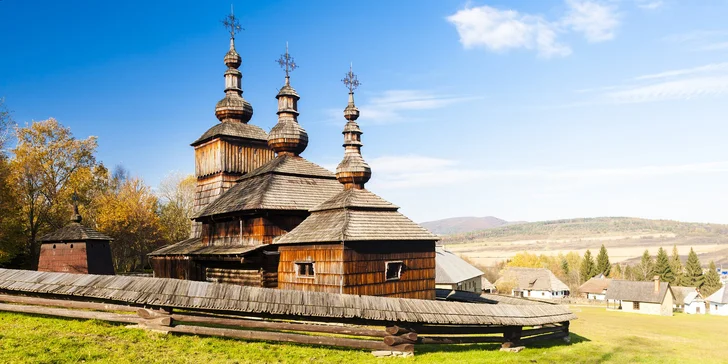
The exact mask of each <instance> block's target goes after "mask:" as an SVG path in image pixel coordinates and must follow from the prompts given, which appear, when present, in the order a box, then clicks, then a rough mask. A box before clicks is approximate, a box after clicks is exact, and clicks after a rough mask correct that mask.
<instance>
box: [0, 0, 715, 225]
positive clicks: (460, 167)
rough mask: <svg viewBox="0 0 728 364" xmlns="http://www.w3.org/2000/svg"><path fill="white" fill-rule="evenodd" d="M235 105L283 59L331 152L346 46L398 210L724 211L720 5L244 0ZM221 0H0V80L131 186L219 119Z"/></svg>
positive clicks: (268, 101) (257, 116)
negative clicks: (130, 179) (93, 147)
mask: <svg viewBox="0 0 728 364" xmlns="http://www.w3.org/2000/svg"><path fill="white" fill-rule="evenodd" d="M233 4H234V5H235V12H236V15H237V16H239V17H240V18H241V21H242V25H243V27H244V28H245V31H244V32H243V33H242V34H241V35H239V36H238V39H237V40H236V44H237V47H238V52H239V53H240V54H241V56H242V58H243V65H242V67H241V71H242V72H243V89H244V97H245V98H246V99H247V100H248V101H250V103H251V104H252V105H253V108H254V110H255V113H254V116H253V119H252V121H251V123H253V124H256V125H259V126H261V127H262V128H264V129H266V130H269V129H270V128H271V127H272V126H273V125H274V124H275V122H276V114H275V111H276V102H275V98H274V97H275V94H276V93H277V90H278V88H280V86H282V84H283V77H284V74H283V72H282V71H281V70H280V68H279V67H278V65H277V64H276V63H275V62H274V60H275V59H277V58H278V57H279V56H280V54H281V53H283V52H284V50H285V43H286V41H288V42H289V44H290V52H291V54H292V55H293V56H294V57H295V59H296V62H297V63H298V65H299V66H300V68H299V69H297V70H295V71H294V72H293V74H292V78H291V83H292V85H293V87H295V88H296V90H297V91H298V93H299V94H300V95H301V101H300V103H299V109H300V112H301V116H300V118H299V121H300V122H301V124H302V126H303V127H304V128H305V129H306V130H307V131H308V133H309V137H310V143H309V147H308V149H307V150H306V151H305V152H304V154H303V155H304V156H305V157H306V158H308V159H309V160H311V161H313V162H316V163H318V164H321V165H323V166H326V167H329V168H331V167H334V166H335V165H336V164H337V163H338V162H339V160H340V159H341V157H342V155H343V149H342V147H341V142H342V136H341V129H342V128H343V125H344V122H345V120H344V119H343V113H342V111H343V108H344V107H345V106H346V98H347V94H346V89H345V87H344V86H343V85H342V84H341V82H340V80H341V79H342V78H343V76H344V74H345V73H346V71H347V70H348V66H349V63H350V62H353V64H354V71H355V73H357V74H358V75H359V78H360V80H361V82H362V86H361V87H360V89H359V90H358V92H357V94H356V100H357V105H358V106H359V108H360V109H361V112H362V115H361V118H360V119H359V121H360V125H361V127H362V129H363V131H364V135H363V142H364V144H365V145H364V148H363V154H364V157H365V159H366V160H367V161H368V162H369V163H370V165H371V166H372V169H373V177H372V180H371V181H370V183H369V184H368V185H367V186H368V188H369V189H371V190H372V191H374V192H375V193H378V194H379V195H381V196H383V197H384V198H386V199H388V200H390V201H392V202H394V203H396V204H398V205H399V206H401V207H402V208H401V211H402V212H403V213H405V214H406V215H408V216H410V217H411V218H412V219H414V220H415V221H419V222H422V221H427V220H433V219H439V218H445V217H453V216H484V215H494V216H497V217H500V218H504V219H508V220H529V221H535V220H547V219H556V218H570V217H590V216H638V217H647V218H667V219H679V220H688V221H701V222H717V223H728V209H727V208H726V207H725V206H727V205H728V193H726V189H725V187H726V185H727V182H728V147H726V145H727V143H726V135H728V117H727V116H726V115H728V103H726V96H728V59H727V57H726V56H728V26H726V25H725V21H724V15H725V14H726V13H728V1H718V0H706V1H700V2H685V1H676V0H662V1H659V0H621V1H619V0H604V1H597V0H591V1H588V0H566V1H564V0H554V1H469V2H464V1H449V0H445V1H422V0H417V1H360V2H348V1H347V2H340V1H315V2H303V1H281V2H274V1H270V2H269V1H265V2H264V1H258V2H252V1H240V0H234V1H233ZM229 9H230V1H207V2H200V1H174V2H173V1H169V2H164V1H155V2H147V1H125V2H99V1H63V2H60V1H20V0H3V1H0V49H2V51H1V52H2V53H1V55H0V96H4V97H5V101H6V104H7V106H8V107H9V108H10V109H12V110H13V111H14V116H15V119H16V120H17V121H18V122H20V123H25V122H29V121H31V120H43V119H46V118H48V117H55V118H56V119H58V120H59V121H60V122H61V123H63V124H64V125H67V126H70V127H71V129H72V131H73V132H74V134H75V135H76V136H77V137H86V136H89V135H96V136H98V138H99V148H98V159H99V160H101V161H102V162H103V163H104V164H106V165H108V166H110V167H113V166H114V165H117V164H122V165H124V166H125V167H126V168H128V169H129V170H131V172H132V173H133V174H135V175H138V176H141V177H142V178H143V179H144V180H145V181H146V182H147V183H148V184H150V185H152V186H156V185H158V184H159V182H160V181H161V180H162V179H163V178H164V176H165V175H167V174H169V173H172V172H175V171H178V172H183V173H192V172H193V158H194V157H193V150H192V148H191V147H190V146H189V143H190V142H192V141H193V140H195V139H196V138H197V137H199V136H200V135H201V134H202V133H203V132H204V131H205V130H207V129H208V128H209V127H211V126H212V125H214V124H215V123H217V122H218V121H217V119H216V118H215V116H214V106H215V103H216V102H217V101H218V100H219V99H221V98H222V97H223V72H224V70H225V66H224V64H223V62H222V58H223V56H224V54H225V52H226V51H227V47H228V38H227V34H226V32H225V30H224V29H223V28H222V26H221V24H220V19H222V18H223V17H224V16H225V15H226V14H227V13H228V12H229Z"/></svg>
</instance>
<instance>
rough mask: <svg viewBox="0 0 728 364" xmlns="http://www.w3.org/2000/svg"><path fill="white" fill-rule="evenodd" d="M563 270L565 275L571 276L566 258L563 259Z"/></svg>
mask: <svg viewBox="0 0 728 364" xmlns="http://www.w3.org/2000/svg"><path fill="white" fill-rule="evenodd" d="M561 270H563V271H564V274H565V275H567V276H568V275H569V261H568V260H566V257H561Z"/></svg>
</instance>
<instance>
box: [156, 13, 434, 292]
mask: <svg viewBox="0 0 728 364" xmlns="http://www.w3.org/2000/svg"><path fill="white" fill-rule="evenodd" d="M224 23H225V25H226V26H228V27H229V30H230V50H229V51H228V52H227V54H226V55H225V58H224V62H225V65H226V66H227V71H226V72H225V97H224V98H223V99H222V100H221V101H220V102H218V103H217V106H216V108H215V115H216V116H217V118H218V119H219V120H220V123H218V124H217V125H215V126H213V127H212V128H210V129H209V130H207V131H206V132H205V133H204V134H203V135H202V136H201V137H200V138H199V139H197V140H196V141H194V142H193V143H192V146H193V147H194V148H195V174H196V177H197V187H196V196H195V214H194V216H193V220H194V221H193V223H192V224H193V229H192V233H191V236H190V238H189V239H187V240H184V241H181V242H179V243H176V244H172V245H168V246H165V247H162V248H161V249H158V250H156V251H154V252H152V253H150V254H149V258H150V262H151V264H152V267H153V269H154V275H155V276H156V277H164V278H179V279H189V280H199V281H205V280H206V281H214V282H225V283H233V284H241V285H250V286H260V287H270V288H280V289H294V290H305V291H323V292H332V293H349V294H360V295H376V296H391V297H407V298H421V299H434V298H435V242H436V241H437V237H436V236H435V235H433V234H432V233H430V232H429V231H427V230H426V229H424V228H422V227H421V226H419V225H417V224H416V223H414V222H412V221H411V220H410V219H408V218H407V217H405V216H404V215H402V214H401V213H399V212H398V211H397V210H398V207H397V206H395V205H393V204H391V203H389V202H387V201H385V200H383V199H382V198H380V197H379V196H377V195H375V194H374V193H372V192H370V191H368V190H366V189H365V188H364V185H365V183H366V182H367V181H368V180H369V179H370V177H371V169H370V167H369V165H367V163H366V162H365V161H364V159H363V158H362V155H361V147H362V143H361V134H362V131H361V129H360V128H359V125H358V124H357V122H356V120H357V119H358V117H359V110H358V109H357V107H356V105H355V104H354V90H355V89H356V88H357V86H358V85H359V82H358V80H357V78H356V75H354V73H353V72H352V71H351V70H349V73H348V74H347V76H346V78H345V79H344V80H343V81H344V83H345V84H346V85H347V87H348V88H349V102H348V105H347V106H346V108H345V109H344V117H345V118H346V120H347V122H346V124H345V126H344V131H343V134H344V145H343V146H344V158H343V160H342V161H341V163H340V164H339V166H338V167H337V169H336V173H335V174H334V173H332V172H331V171H329V170H327V169H325V168H323V167H320V166H318V165H316V164H315V163H312V162H310V161H308V160H306V159H305V158H303V157H301V153H302V152H303V151H304V150H305V149H306V146H307V145H308V135H307V133H306V131H305V130H304V129H303V128H302V127H301V125H300V124H299V123H298V115H299V113H298V101H299V99H300V97H299V95H298V93H296V90H294V89H293V87H291V85H290V72H291V71H293V70H294V69H295V68H296V65H295V63H294V61H293V58H292V57H291V56H290V55H289V54H288V51H287V50H286V53H285V54H284V55H283V56H282V57H281V59H280V60H279V61H278V62H279V63H280V64H281V66H282V67H283V68H284V69H285V74H286V77H285V84H284V85H283V87H282V88H281V89H280V91H279V92H278V95H277V96H276V98H277V99H278V112H277V114H278V123H277V124H276V125H275V126H274V127H273V128H272V129H271V131H270V133H266V132H265V131H264V130H262V129H261V128H260V127H257V126H255V125H252V124H250V123H249V121H250V120H251V118H252V116H253V108H252V106H251V105H250V103H248V102H247V101H246V100H245V99H244V98H243V97H242V93H243V91H242V88H241V79H242V74H241V72H240V71H239V70H238V68H239V67H240V65H241V63H242V62H241V58H240V55H239V54H238V53H237V51H236V50H235V33H236V31H237V30H238V29H239V26H238V25H237V21H236V19H235V17H234V16H233V15H230V16H229V17H228V18H227V19H226V21H225V22H224Z"/></svg>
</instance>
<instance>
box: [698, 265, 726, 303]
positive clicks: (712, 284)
mask: <svg viewBox="0 0 728 364" xmlns="http://www.w3.org/2000/svg"><path fill="white" fill-rule="evenodd" d="M722 285H723V284H722V283H721V282H720V274H718V269H717V268H716V266H715V262H713V261H712V260H711V261H710V264H708V272H707V273H705V280H704V281H703V285H702V286H701V287H700V293H701V294H702V295H703V297H708V296H710V295H712V294H713V293H715V292H716V291H717V290H719V289H720V287H721V286H722Z"/></svg>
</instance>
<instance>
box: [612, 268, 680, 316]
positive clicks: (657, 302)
mask: <svg viewBox="0 0 728 364" xmlns="http://www.w3.org/2000/svg"><path fill="white" fill-rule="evenodd" d="M606 298H607V300H608V302H609V303H608V309H610V308H611V309H617V310H621V311H623V312H637V313H644V314H649V315H662V316H672V310H673V302H674V301H675V297H674V295H673V293H672V290H671V289H670V283H668V282H660V277H659V276H655V278H654V279H653V281H652V282H635V281H623V280H617V279H615V280H612V283H610V284H609V290H608V291H607V297H606Z"/></svg>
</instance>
